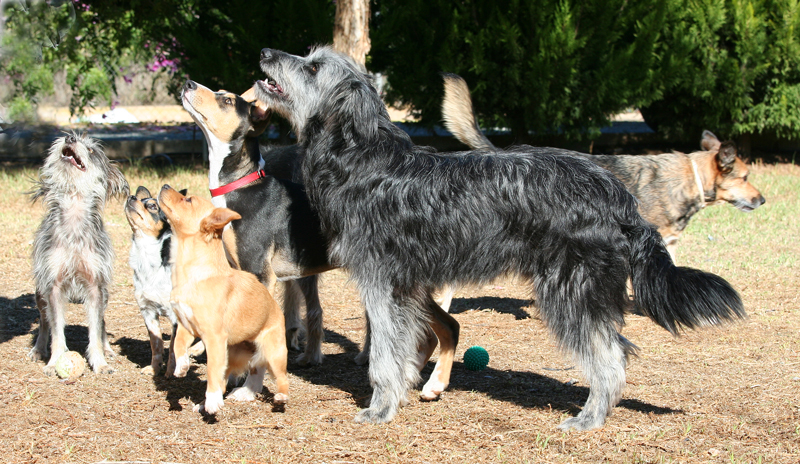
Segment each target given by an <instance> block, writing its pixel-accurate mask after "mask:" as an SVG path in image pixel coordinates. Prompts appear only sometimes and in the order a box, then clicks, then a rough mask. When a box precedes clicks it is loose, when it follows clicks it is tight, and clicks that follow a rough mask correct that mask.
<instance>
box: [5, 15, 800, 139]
mask: <svg viewBox="0 0 800 464" xmlns="http://www.w3.org/2000/svg"><path fill="white" fill-rule="evenodd" d="M3 5H4V6H5V8H4V11H3V17H4V18H5V24H4V33H3V36H2V51H1V52H0V75H2V76H4V77H0V78H3V79H5V82H6V83H5V84H4V86H6V87H8V89H5V91H4V92H0V94H5V95H6V96H7V101H6V102H5V103H4V104H5V105H6V106H7V108H8V113H9V114H10V115H11V117H12V118H17V119H23V118H26V117H30V116H31V115H32V113H33V109H34V107H35V104H36V102H37V98H38V96H39V95H41V94H43V93H47V92H52V90H53V76H54V74H55V73H56V72H59V71H64V72H65V73H66V76H67V82H68V85H69V86H70V87H71V88H72V92H73V93H72V101H71V105H70V106H71V109H72V110H73V111H80V110H81V109H82V108H84V107H85V106H87V105H92V104H96V103H99V102H101V101H108V102H110V101H111V100H112V99H113V96H114V94H115V92H116V89H115V79H116V78H117V77H125V74H124V73H125V70H126V67H127V66H129V65H130V64H131V63H140V64H146V66H147V69H148V70H149V71H151V72H164V71H166V72H169V73H170V75H171V76H172V79H171V82H172V85H171V89H172V90H173V92H174V93H177V91H178V89H179V88H180V85H181V84H182V83H183V81H184V80H185V79H186V78H191V79H193V80H196V81H198V82H200V83H202V84H204V85H206V86H208V87H211V88H214V89H217V88H227V89H228V90H232V91H236V92H242V91H244V90H245V89H247V88H248V87H250V86H251V85H252V83H253V81H254V80H256V79H258V78H260V76H261V73H260V71H259V69H258V54H259V51H260V50H261V48H262V47H271V48H278V49H282V50H286V51H288V52H290V53H295V54H305V53H306V52H307V51H308V49H309V48H310V47H311V46H313V45H316V44H321V43H330V42H331V40H332V34H333V20H334V14H335V8H336V7H335V2H333V1H332V0H263V1H244V0H232V1H228V2H215V1H211V0H103V1H101V0H96V1H88V0H72V1H65V0H50V1H48V2H44V1H35V0H10V1H6V2H3ZM370 23H371V26H370V27H371V39H372V52H371V55H370V56H368V57H367V67H368V68H369V69H370V70H372V71H376V72H382V73H385V74H386V75H387V78H388V82H389V86H388V87H387V89H386V98H387V100H388V101H390V102H392V103H396V104H409V105H412V106H413V108H414V110H415V111H416V112H417V113H418V114H419V115H420V116H421V117H422V118H423V121H425V122H428V123H438V122H439V120H440V109H439V106H440V102H441V97H442V83H441V77H440V74H439V73H440V72H442V71H447V72H455V73H458V74H460V75H462V76H464V78H465V79H466V80H467V82H468V83H469V84H470V86H471V88H472V91H473V99H474V103H475V107H476V110H477V112H478V115H479V118H480V120H481V123H482V124H483V125H484V126H486V127H498V126H500V127H509V128H511V129H512V131H513V132H514V134H515V136H516V137H517V140H518V141H520V142H524V141H534V142H535V138H532V137H531V134H534V135H535V136H542V135H548V134H554V133H565V134H567V135H569V136H572V137H593V136H595V135H596V134H597V133H598V131H599V128H600V127H602V126H603V125H605V124H607V123H608V117H609V115H611V114H614V113H616V112H618V111H621V110H624V109H626V108H629V107H633V106H635V107H640V108H642V110H643V113H644V114H645V117H646V119H647V121H648V122H649V123H650V124H651V125H653V126H655V127H656V128H657V129H658V130H659V131H660V132H662V133H664V134H665V135H667V136H669V137H671V138H680V137H688V138H691V139H695V138H696V137H697V135H698V134H699V133H700V131H701V130H702V129H704V128H708V129H711V130H714V131H715V132H717V133H718V135H722V136H725V137H729V136H736V135H740V134H742V135H746V134H750V133H771V134H775V135H778V136H780V137H784V138H795V137H798V136H800V115H799V114H800V112H798V109H800V108H798V107H800V0H662V1H655V0H602V1H601V0H582V1H579V0H458V1H452V0H402V1H401V0H381V1H375V2H373V5H372V19H371V21H370Z"/></svg>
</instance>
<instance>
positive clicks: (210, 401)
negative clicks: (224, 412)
mask: <svg viewBox="0 0 800 464" xmlns="http://www.w3.org/2000/svg"><path fill="white" fill-rule="evenodd" d="M224 405H225V402H224V401H223V400H222V392H206V400H205V401H203V402H202V403H200V404H198V405H196V406H195V407H194V408H193V410H194V412H206V413H208V414H211V415H214V414H216V413H218V412H219V410H220V409H222V406H224Z"/></svg>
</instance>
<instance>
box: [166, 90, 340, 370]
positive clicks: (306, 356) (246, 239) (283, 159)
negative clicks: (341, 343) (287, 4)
mask: <svg viewBox="0 0 800 464" xmlns="http://www.w3.org/2000/svg"><path fill="white" fill-rule="evenodd" d="M181 95H182V96H181V99H182V102H183V107H184V108H185V109H186V110H187V111H188V112H189V114H191V116H192V118H193V119H194V120H195V122H196V123H197V125H198V126H200V128H201V129H202V130H203V133H204V134H205V137H206V140H207V141H208V147H209V154H208V158H209V188H210V189H211V195H212V197H213V198H212V202H213V203H214V205H215V206H217V207H227V208H231V209H233V210H235V211H236V212H238V213H239V214H241V216H242V218H241V219H240V220H237V221H234V222H233V223H231V226H230V227H229V228H227V229H226V232H225V235H224V240H225V246H226V250H227V251H228V252H229V254H230V255H231V256H230V257H231V259H232V261H233V262H234V263H235V264H236V265H237V266H238V267H239V268H240V269H242V270H245V271H248V272H252V273H253V274H256V275H257V276H258V277H259V279H260V280H261V282H262V283H264V285H266V286H267V288H268V289H270V292H271V293H272V291H273V290H274V287H275V283H276V281H279V280H280V281H284V282H285V283H286V287H285V290H286V291H285V296H284V314H285V317H286V330H287V334H286V339H287V341H288V342H289V344H290V345H295V344H296V338H297V329H298V327H297V325H298V324H297V323H296V321H297V320H298V319H299V318H298V316H297V314H298V312H299V310H298V303H299V299H300V298H301V297H300V295H299V294H300V293H301V294H302V297H303V298H304V299H305V301H306V324H305V326H306V330H307V337H306V348H305V352H304V353H303V354H302V355H301V356H300V357H299V358H298V362H299V363H300V364H319V363H321V362H322V359H323V355H322V338H323V328H322V307H321V306H320V303H319V295H318V290H317V275H316V274H318V273H320V272H323V271H326V270H329V269H332V268H333V266H332V265H331V264H330V263H329V262H328V255H327V241H326V240H325V239H324V238H323V236H322V233H321V232H320V229H319V219H318V218H317V216H316V213H314V212H313V211H312V209H311V206H310V205H309V203H308V198H307V197H306V194H305V189H304V188H303V186H302V184H300V183H298V182H292V180H295V181H297V180H299V169H297V167H298V165H299V162H300V159H301V151H300V149H299V147H298V146H296V145H295V146H289V147H276V148H272V149H269V150H268V152H267V154H266V155H265V156H264V157H262V154H261V149H260V147H259V142H258V135H259V134H261V133H262V132H263V131H264V129H265V128H266V116H267V115H266V113H265V111H264V109H263V107H262V106H259V105H257V104H256V103H252V102H250V101H247V100H245V98H243V97H242V96H240V95H237V94H235V93H232V92H226V91H219V92H213V91H212V90H210V89H208V88H207V87H204V86H202V85H200V84H198V83H196V82H193V81H187V82H186V84H184V86H183V91H182V92H181ZM242 179H245V181H242ZM273 294H274V293H273Z"/></svg>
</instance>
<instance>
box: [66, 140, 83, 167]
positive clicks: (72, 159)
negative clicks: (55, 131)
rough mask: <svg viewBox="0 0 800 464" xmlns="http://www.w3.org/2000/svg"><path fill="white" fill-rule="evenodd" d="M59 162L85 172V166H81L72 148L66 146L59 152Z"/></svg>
mask: <svg viewBox="0 0 800 464" xmlns="http://www.w3.org/2000/svg"><path fill="white" fill-rule="evenodd" d="M61 160H62V161H66V162H69V163H72V165H73V166H75V167H76V168H78V169H80V170H81V171H86V165H85V164H83V160H81V158H80V157H79V156H78V154H77V153H75V150H74V149H73V148H72V146H70V145H67V146H65V147H64V148H63V149H62V150H61Z"/></svg>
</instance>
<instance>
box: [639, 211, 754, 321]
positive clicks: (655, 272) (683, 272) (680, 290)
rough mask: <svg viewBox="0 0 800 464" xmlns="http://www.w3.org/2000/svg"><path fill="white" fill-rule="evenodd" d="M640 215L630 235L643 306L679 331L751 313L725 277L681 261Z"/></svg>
mask: <svg viewBox="0 0 800 464" xmlns="http://www.w3.org/2000/svg"><path fill="white" fill-rule="evenodd" d="M637 219H638V220H637V221H635V223H637V225H636V226H633V227H632V228H631V229H630V230H629V231H627V233H626V235H627V236H628V240H629V243H630V246H631V254H630V262H631V280H632V281H633V293H634V297H633V298H634V302H635V304H636V307H637V309H638V310H640V311H641V312H642V313H644V314H645V315H646V316H648V317H649V318H650V319H652V320H653V321H655V323H656V324H658V325H660V326H661V327H663V328H665V329H667V330H669V331H670V333H672V334H673V335H677V334H678V333H679V332H680V331H681V329H682V328H688V329H694V328H697V327H702V326H708V325H719V324H722V323H724V322H726V321H731V320H735V319H741V318H744V317H746V314H745V312H744V307H743V305H742V299H741V298H740V297H739V294H738V293H737V292H736V290H734V289H733V287H731V285H730V284H729V283H728V282H727V281H726V280H725V279H723V278H722V277H720V276H718V275H715V274H711V273H709V272H704V271H701V270H698V269H692V268H688V267H678V266H675V264H673V262H672V259H671V258H670V256H669V253H668V252H667V249H666V247H665V246H664V243H663V241H662V239H661V236H660V235H659V234H658V232H657V231H656V229H655V228H653V227H651V226H650V225H649V224H647V223H645V222H644V220H643V219H641V218H637Z"/></svg>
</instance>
